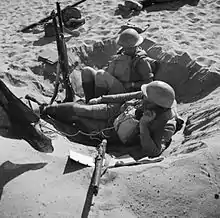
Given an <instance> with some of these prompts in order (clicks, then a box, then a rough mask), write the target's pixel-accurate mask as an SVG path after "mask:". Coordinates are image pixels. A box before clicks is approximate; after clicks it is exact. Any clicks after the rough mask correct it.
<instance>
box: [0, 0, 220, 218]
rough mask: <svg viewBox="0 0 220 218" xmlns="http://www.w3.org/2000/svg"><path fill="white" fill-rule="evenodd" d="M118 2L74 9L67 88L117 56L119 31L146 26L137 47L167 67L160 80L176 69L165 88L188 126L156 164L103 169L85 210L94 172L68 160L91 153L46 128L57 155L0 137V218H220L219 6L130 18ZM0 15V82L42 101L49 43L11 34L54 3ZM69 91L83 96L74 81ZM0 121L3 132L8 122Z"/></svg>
mask: <svg viewBox="0 0 220 218" xmlns="http://www.w3.org/2000/svg"><path fill="white" fill-rule="evenodd" d="M118 3H123V1H117V0H111V1H109V0H103V1H98V0H94V1H89V0H87V1H86V2H84V3H82V4H81V5H80V6H78V7H77V8H79V9H80V10H81V12H82V16H83V17H85V19H86V23H85V24H84V25H83V26H81V27H80V28H79V29H78V30H79V32H80V36H79V37H71V36H70V35H68V34H66V35H65V38H66V42H67V46H68V49H69V52H70V53H71V58H72V61H71V64H72V65H73V66H74V65H75V64H76V62H78V64H79V65H78V66H77V67H76V69H75V74H74V76H73V81H74V79H75V78H77V81H78V80H80V77H79V72H80V69H81V67H82V66H84V65H90V66H94V67H97V68H101V67H103V66H104V65H105V64H106V62H107V60H108V58H109V57H110V55H112V54H114V53H115V52H116V49H117V46H116V45H115V43H114V39H115V38H116V36H117V34H118V32H119V31H120V29H121V26H122V25H125V24H127V23H128V22H129V23H131V24H133V25H136V26H138V27H140V28H142V29H145V28H147V29H146V31H145V32H143V33H142V35H143V36H144V37H145V38H146V39H145V42H144V43H143V44H142V46H143V48H144V49H145V50H146V51H147V52H148V54H149V55H150V56H151V57H153V58H156V59H158V60H160V61H163V62H164V65H163V66H164V69H166V72H167V73H169V72H171V71H170V70H173V71H172V76H170V77H169V79H170V80H169V82H170V83H173V85H174V86H175V89H176V91H177V95H178V102H179V104H178V108H179V110H180V115H182V116H183V118H184V119H185V120H186V126H185V128H184V129H183V130H182V131H180V132H179V133H178V134H176V135H175V136H174V138H173V142H172V144H171V146H170V147H169V149H167V150H166V151H165V153H164V154H163V156H164V157H165V159H164V160H163V161H161V162H158V163H151V164H146V165H142V166H133V167H123V168H122V167H121V168H117V169H109V171H107V173H106V174H105V175H104V176H103V178H102V180H101V185H100V191H99V194H98V196H97V197H94V198H93V203H94V204H92V205H91V208H88V207H86V205H85V202H86V196H87V191H88V187H89V183H90V179H91V175H92V170H93V169H92V168H91V167H83V166H82V165H79V164H77V163H74V162H72V161H70V160H69V159H68V154H69V149H73V150H74V151H78V152H82V153H84V154H91V155H94V154H95V149H94V148H93V147H86V146H84V145H82V144H76V143H72V142H70V141H68V140H67V139H66V138H65V137H64V136H62V135H59V134H57V133H52V132H50V131H49V132H48V130H47V133H46V134H48V135H49V136H50V137H51V138H52V139H53V146H54V149H55V150H54V152H53V153H52V154H44V153H40V152H37V151H35V150H34V149H33V148H32V147H30V146H29V145H28V143H27V142H26V141H24V140H15V139H8V138H4V137H3V136H0V149H1V153H0V217H3V218H9V217H10V218H11V217H22V218H26V217H48V218H53V217H54V218H55V217H56V218H57V217H62V218H63V217H76V218H77V217H81V215H82V214H83V215H84V217H100V218H101V217H128V218H133V217H141V218H142V217H143V218H145V217H220V209H219V205H220V199H219V195H220V185H219V184H220V174H219V167H220V147H219V144H218V140H219V137H220V136H219V104H218V102H219V92H220V89H219V85H220V80H219V78H220V77H219V72H220V47H219V44H220V28H219V26H220V25H219V24H220V18H219V8H220V1H218V0H210V1H207V0H200V1H192V2H191V4H187V3H186V1H176V2H173V3H166V4H162V5H154V6H151V7H149V8H147V9H146V10H144V11H142V12H141V13H140V14H138V15H137V16H132V17H130V18H122V17H121V16H120V15H115V11H116V8H117V5H118ZM192 3H194V4H192ZM68 4H73V2H72V1H67V0H63V1H61V6H62V8H63V7H65V6H67V5H68ZM0 9H1V10H0V16H1V18H2V19H1V21H0V58H1V59H0V63H1V66H0V78H1V79H3V81H4V82H5V83H6V84H7V86H8V87H9V88H10V90H11V91H12V92H13V93H15V94H16V96H18V97H21V98H22V100H24V99H23V97H24V96H25V95H26V94H30V93H31V94H33V95H34V96H36V97H37V98H38V99H39V100H44V101H47V102H48V101H49V100H50V97H51V95H52V93H53V83H54V81H55V69H54V68H48V67H47V66H45V65H43V64H42V62H39V61H38V56H39V54H41V52H43V51H44V50H45V49H53V50H54V51H55V52H56V42H55V39H54V38H44V32H43V27H42V26H38V27H37V28H35V29H34V30H32V31H30V32H29V33H22V32H19V31H18V30H20V29H21V28H22V27H24V26H26V25H28V24H30V23H32V22H36V21H38V20H40V19H42V18H44V17H45V16H48V15H49V14H50V12H51V10H52V9H55V2H54V1H50V0H41V1H35V0H33V1H27V0H22V1H14V0H2V1H1V2H0ZM170 66H172V68H171V67H170ZM180 69H181V70H180ZM183 72H184V73H183ZM164 75H165V74H161V75H160V78H162V77H163V76H164ZM168 75H171V74H168ZM162 79H167V77H163V78H162ZM75 88H76V89H77V92H78V93H81V89H80V86H78V85H77V84H76V83H75ZM24 102H25V101H24ZM0 114H1V116H0V119H1V122H0V126H1V135H3V133H2V126H4V125H5V124H8V121H7V117H6V116H5V115H4V113H3V112H1V110H0ZM48 127H51V126H49V124H48ZM45 131H46V130H45ZM88 209H90V210H88Z"/></svg>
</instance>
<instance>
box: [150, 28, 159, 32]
mask: <svg viewBox="0 0 220 218" xmlns="http://www.w3.org/2000/svg"><path fill="white" fill-rule="evenodd" d="M158 30H159V27H150V28H149V29H148V32H150V33H153V32H156V31H158Z"/></svg>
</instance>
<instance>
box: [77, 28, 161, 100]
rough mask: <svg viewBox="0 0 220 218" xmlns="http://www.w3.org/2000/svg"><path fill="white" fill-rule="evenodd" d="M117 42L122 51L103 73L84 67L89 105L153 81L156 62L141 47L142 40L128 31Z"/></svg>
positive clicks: (114, 57) (84, 82)
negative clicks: (93, 99)
mask: <svg viewBox="0 0 220 218" xmlns="http://www.w3.org/2000/svg"><path fill="white" fill-rule="evenodd" d="M116 42H117V44H118V45H120V46H121V49H120V50H119V52H118V54H117V55H115V56H113V57H112V60H111V61H109V63H108V66H107V67H105V68H104V69H101V70H95V69H93V68H91V67H85V68H84V69H83V70H82V72H81V75H82V86H83V90H84V93H85V98H86V103H88V102H89V100H90V99H92V98H94V97H99V96H101V95H107V94H118V93H124V92H132V91H137V90H140V87H141V85H143V84H147V83H149V82H151V81H153V77H154V72H155V70H156V66H157V65H156V63H157V62H156V60H153V59H151V58H149V57H148V56H147V54H146V52H145V51H144V50H143V49H142V48H140V47H139V46H140V44H141V43H142V42H143V37H142V36H141V35H140V34H138V32H137V31H136V30H134V29H133V28H128V29H126V30H124V31H123V32H122V33H121V34H120V35H119V37H118V38H117V40H116Z"/></svg>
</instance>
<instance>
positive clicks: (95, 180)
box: [81, 139, 107, 218]
mask: <svg viewBox="0 0 220 218" xmlns="http://www.w3.org/2000/svg"><path fill="white" fill-rule="evenodd" d="M106 146H107V140H106V139H103V140H102V142H101V143H100V144H99V145H98V148H97V150H98V154H97V156H96V158H95V169H94V171H93V174H92V178H91V182H90V184H89V188H88V191H87V195H86V200H85V204H84V207H83V211H82V214H81V218H87V217H88V215H89V211H90V208H91V205H92V200H93V196H94V195H97V194H98V191H99V183H100V178H101V175H103V173H101V171H102V165H103V160H104V157H105V152H106Z"/></svg>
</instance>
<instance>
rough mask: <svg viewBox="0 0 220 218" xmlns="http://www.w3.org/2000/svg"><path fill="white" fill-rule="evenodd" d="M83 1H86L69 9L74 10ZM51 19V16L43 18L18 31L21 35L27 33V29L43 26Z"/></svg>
mask: <svg viewBox="0 0 220 218" xmlns="http://www.w3.org/2000/svg"><path fill="white" fill-rule="evenodd" d="M85 1H86V0H80V1H79V2H76V3H74V4H73V5H71V6H70V7H72V8H74V7H76V6H77V5H79V4H81V3H83V2H85ZM67 7H68V6H67ZM67 7H65V8H64V9H63V10H62V12H63V11H64V10H65V9H66V8H67ZM57 15H58V14H55V16H57ZM52 19H53V16H52V15H49V16H48V17H45V18H43V19H41V20H40V21H38V22H36V23H32V24H30V25H28V26H26V27H24V28H23V29H21V30H20V31H21V32H23V33H25V32H26V31H28V30H29V29H32V28H34V27H36V26H38V25H41V24H43V23H46V22H47V21H49V20H52Z"/></svg>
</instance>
